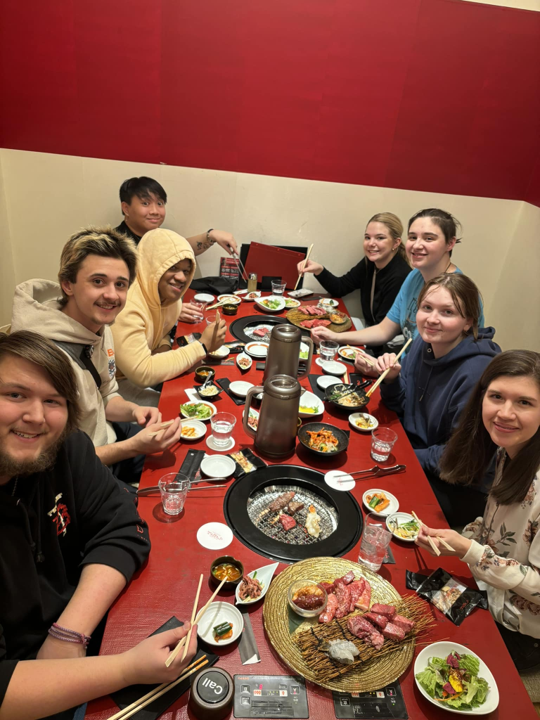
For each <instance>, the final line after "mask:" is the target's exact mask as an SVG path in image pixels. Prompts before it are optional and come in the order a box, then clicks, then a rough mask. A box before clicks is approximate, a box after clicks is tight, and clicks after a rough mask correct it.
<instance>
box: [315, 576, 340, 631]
mask: <svg viewBox="0 0 540 720" xmlns="http://www.w3.org/2000/svg"><path fill="white" fill-rule="evenodd" d="M320 584H321V585H322V583H320ZM337 609H338V599H337V597H336V596H335V595H329V596H328V603H327V605H326V607H325V609H324V612H322V613H321V614H320V615H319V622H320V623H329V622H332V620H333V619H334V616H335V614H336V610H337Z"/></svg>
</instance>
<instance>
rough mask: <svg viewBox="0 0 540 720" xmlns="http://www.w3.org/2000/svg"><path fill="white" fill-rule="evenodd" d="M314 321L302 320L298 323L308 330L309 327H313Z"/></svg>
mask: <svg viewBox="0 0 540 720" xmlns="http://www.w3.org/2000/svg"><path fill="white" fill-rule="evenodd" d="M315 322H316V321H315V320H303V321H302V322H301V323H300V325H301V326H302V327H305V328H307V329H308V330H311V328H312V327H313V323H315Z"/></svg>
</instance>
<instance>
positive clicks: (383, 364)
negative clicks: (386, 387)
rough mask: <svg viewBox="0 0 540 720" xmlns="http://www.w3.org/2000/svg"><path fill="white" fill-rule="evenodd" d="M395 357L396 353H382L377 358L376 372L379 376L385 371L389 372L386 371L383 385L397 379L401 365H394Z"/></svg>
mask: <svg viewBox="0 0 540 720" xmlns="http://www.w3.org/2000/svg"><path fill="white" fill-rule="evenodd" d="M396 357H397V355H396V353H384V355H381V356H380V357H378V358H377V371H378V372H379V375H382V373H383V372H385V370H387V369H388V368H390V370H388V375H387V376H386V377H385V378H384V380H383V382H385V383H392V382H394V380H395V379H396V378H397V377H399V373H400V372H401V365H400V364H399V363H396V364H395V365H394V363H395V362H396Z"/></svg>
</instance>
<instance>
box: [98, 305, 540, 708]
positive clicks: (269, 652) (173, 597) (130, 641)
mask: <svg viewBox="0 0 540 720" xmlns="http://www.w3.org/2000/svg"><path fill="white" fill-rule="evenodd" d="M308 300H309V299H308ZM341 309H344V307H343V306H342V308H341ZM252 314H253V315H257V314H260V315H261V317H263V316H264V317H267V315H266V314H265V313H263V312H262V311H260V310H258V309H257V306H255V305H254V304H253V303H247V302H243V303H242V304H241V305H240V308H239V313H238V316H237V317H241V316H247V315H252ZM226 319H227V320H229V318H226ZM234 319H235V318H230V320H234ZM203 329H204V326H203V324H202V323H201V324H200V325H191V326H186V325H184V326H183V327H180V328H179V332H181V333H186V334H187V333H188V332H197V331H198V332H202V330H203ZM233 339H234V338H233V337H232V336H231V335H229V334H228V336H227V341H228V340H233ZM216 369H217V372H216V377H217V378H220V377H227V378H230V379H237V378H238V377H239V375H240V371H239V370H238V368H237V367H236V366H219V365H218V366H216ZM319 372H320V368H318V366H317V365H315V364H313V367H312V373H319ZM262 375H263V373H262V371H260V370H256V369H255V362H254V363H253V366H252V368H251V369H250V370H249V372H248V373H247V374H246V375H244V376H243V377H244V378H245V379H246V380H247V381H249V382H252V383H254V384H256V385H258V384H260V383H261V381H262ZM301 384H302V385H303V386H304V387H306V388H307V389H309V390H311V388H310V385H309V381H308V380H307V378H304V379H301ZM190 387H193V372H190V373H187V374H186V375H183V376H182V377H179V378H176V379H175V380H172V381H170V382H168V383H166V384H165V386H164V388H163V392H162V396H161V403H160V409H161V411H162V413H163V419H164V420H166V419H169V418H173V417H176V416H177V414H178V408H179V405H180V403H182V402H185V401H186V399H187V398H186V394H185V392H184V390H185V388H190ZM219 409H220V411H227V412H231V413H233V414H235V415H236V417H237V418H238V420H237V425H236V427H235V431H234V438H235V440H236V446H235V448H236V449H237V448H242V447H250V448H253V441H252V439H251V438H249V437H248V436H246V435H245V433H244V431H243V429H242V427H241V416H242V412H243V409H244V406H243V405H241V406H237V405H235V404H234V403H233V401H232V400H231V399H230V398H229V397H228V395H227V394H226V393H222V395H221V399H220V400H219ZM369 411H370V413H372V414H373V415H375V417H377V419H378V420H379V422H380V423H381V424H382V425H386V426H389V427H391V428H392V429H393V430H395V431H396V433H397V434H398V440H397V443H396V445H395V447H394V456H395V462H399V463H403V464H405V465H406V466H407V470H406V472H405V473H404V474H400V475H396V476H391V477H388V478H383V479H382V480H377V481H373V480H371V481H366V482H365V483H362V482H358V483H357V487H356V489H355V490H354V491H353V494H354V495H355V497H356V499H357V500H358V502H359V504H360V505H361V504H362V493H363V492H364V491H365V490H366V489H368V487H373V483H374V482H375V486H377V487H383V488H384V489H386V490H388V491H389V492H391V493H393V494H394V495H396V496H397V498H398V499H399V501H400V506H401V509H402V510H404V511H410V510H412V509H413V510H415V511H416V513H417V514H418V515H419V516H420V517H421V518H422V520H424V521H425V522H426V523H427V524H429V525H431V526H432V527H446V526H447V524H446V522H445V519H444V516H443V514H442V512H441V510H440V508H439V505H438V503H437V501H436V499H435V496H434V495H433V492H432V491H431V488H430V486H429V483H428V482H427V480H426V478H425V475H424V473H423V471H422V469H421V467H420V465H419V463H418V461H417V459H416V456H415V454H414V451H413V449H412V447H411V445H410V443H409V441H408V439H407V436H406V435H405V432H404V430H403V428H402V427H401V424H400V423H399V421H398V419H397V417H396V416H395V415H394V413H392V412H390V411H389V410H387V409H386V408H385V407H384V406H383V405H382V404H381V403H380V398H379V395H378V392H376V393H375V394H374V396H373V398H372V400H371V402H370V405H369ZM323 419H324V420H325V421H328V422H332V423H333V424H335V425H337V426H340V427H343V428H348V423H347V419H346V416H345V417H343V415H341V414H338V413H335V412H334V411H332V410H330V411H328V410H326V411H325V413H324V416H323ZM207 436H208V434H207ZM370 445H371V436H370V435H369V434H362V433H356V432H354V431H351V441H350V444H349V448H348V450H347V452H346V453H344V454H342V455H340V456H339V457H338V458H336V459H335V460H334V461H333V462H332V463H329V462H328V461H320V460H319V459H318V458H316V457H315V456H313V455H311V454H309V453H307V452H305V451H304V452H302V450H303V448H301V451H300V452H299V454H298V455H297V456H293V457H292V458H288V459H286V460H284V461H283V462H284V463H287V464H296V465H308V466H309V467H312V468H314V469H316V470H320V471H322V472H325V471H326V470H328V469H336V468H340V469H344V470H348V471H352V470H357V469H364V468H368V467H372V466H373V464H374V463H373V460H372V459H371V458H370ZM192 447H194V448H197V449H203V450H207V447H206V437H205V438H203V439H201V440H200V441H198V442H195V443H187V442H186V443H182V444H181V445H180V447H177V449H176V451H175V453H174V454H172V453H166V454H165V456H164V457H162V458H160V459H159V460H158V459H156V458H150V459H149V460H148V462H147V466H146V469H145V472H144V473H143V477H142V481H141V487H148V486H151V485H157V482H158V480H159V478H160V477H161V476H162V475H164V474H165V473H166V472H173V471H175V470H177V469H178V468H179V467H180V465H181V464H182V461H183V459H184V457H185V455H186V452H187V450H188V449H189V448H192ZM209 452H211V451H209ZM390 460H391V461H392V457H391V458H390ZM269 462H270V461H269ZM392 464H393V463H392ZM231 482H232V481H229V482H228V483H227V485H230V483H231ZM366 483H370V484H369V485H368V484H366ZM226 491H227V488H222V489H216V490H209V491H208V492H205V491H197V492H193V493H191V494H190V495H189V497H188V500H187V502H186V506H185V510H184V512H183V514H182V515H180V516H179V517H176V518H169V517H166V516H164V514H163V512H162V510H161V502H160V500H159V498H157V497H148V498H141V499H140V501H139V510H140V513H141V515H142V517H143V518H144V519H145V520H146V521H147V522H148V525H149V528H150V538H151V541H152V552H151V554H150V560H149V562H148V565H147V567H146V568H145V569H144V570H143V572H141V573H140V574H139V575H138V577H136V578H135V579H134V580H133V582H132V583H131V585H130V586H129V588H128V589H127V591H126V592H124V593H123V595H122V596H121V597H120V598H119V599H118V600H117V602H116V603H115V605H114V606H113V607H112V608H111V610H110V613H109V617H108V621H107V627H106V631H105V636H104V640H103V645H102V653H103V654H110V653H117V652H121V651H123V650H126V649H128V648H130V647H132V646H133V645H135V644H136V643H137V642H139V641H140V640H142V639H144V638H145V637H147V636H148V635H150V634H151V633H152V632H153V631H154V630H155V629H156V628H158V627H159V626H160V625H162V624H163V623H164V622H165V621H166V620H167V619H168V618H169V617H171V615H176V617H178V618H179V619H188V618H189V616H190V614H191V610H192V603H193V599H194V597H195V593H196V588H197V583H198V579H199V575H200V573H201V572H202V573H204V575H205V578H207V577H208V575H209V570H210V564H211V562H212V560H213V559H214V558H215V557H216V556H217V555H219V554H220V551H217V552H216V551H215V550H206V549H204V548H203V547H201V546H200V545H199V543H198V542H197V539H196V533H197V530H198V528H199V527H200V526H201V525H203V524H204V523H206V522H210V521H219V522H225V519H224V515H223V498H224V496H225V493H226ZM391 546H392V550H393V553H394V556H395V560H396V564H395V565H383V566H382V568H381V571H380V574H381V576H382V577H384V578H386V579H387V580H388V581H389V582H391V583H392V584H393V585H394V587H395V588H396V589H397V590H398V591H399V592H400V593H404V592H405V591H406V588H405V570H406V569H407V570H412V571H426V570H427V571H432V570H435V569H436V568H437V567H443V568H445V569H446V570H447V571H448V572H450V573H452V574H453V575H455V576H458V577H459V578H461V579H463V580H464V582H465V583H466V584H469V585H472V586H474V581H473V580H472V578H471V574H470V572H469V569H468V567H467V566H466V565H465V564H464V563H462V562H460V561H459V560H457V559H453V558H445V557H441V558H438V559H435V558H433V557H431V555H429V554H428V553H425V552H422V551H421V550H419V549H418V548H417V546H416V545H414V544H406V543H400V542H397V541H396V542H394V541H393V542H392V544H391ZM223 552H224V553H227V554H230V555H234V557H236V558H238V559H239V560H241V561H242V562H243V564H244V567H245V568H246V571H247V572H249V571H250V570H252V569H254V568H256V567H260V566H262V565H266V564H267V563H269V562H271V561H270V560H268V559H267V558H266V557H263V556H260V555H258V554H256V553H255V552H252V551H251V550H249V549H248V548H246V547H245V546H244V545H243V544H241V543H240V542H239V541H238V540H237V539H236V538H234V539H233V542H232V544H231V545H230V546H229V547H228V548H227V549H226V550H225V551H223ZM345 557H347V558H349V559H350V560H354V561H356V560H357V559H358V546H357V547H355V548H354V549H353V550H352V551H351V552H349V553H348V554H347V555H346V556H345ZM285 567H287V566H286V565H284V564H280V566H279V568H278V572H280V571H281V570H283V569H285ZM213 589H214V588H212V587H211V586H210V584H209V581H208V580H205V582H204V584H203V588H202V591H201V598H200V606H202V604H203V603H204V602H206V600H207V599H208V598H209V597H210V595H211V594H212V591H213ZM220 598H221V599H224V600H228V601H229V602H234V597H233V593H221V594H220ZM250 610H251V613H250V615H251V623H252V625H253V631H254V633H255V637H256V640H257V645H258V647H259V652H260V655H261V662H260V663H259V664H256V665H250V666H242V664H241V660H240V655H239V652H238V650H237V647H236V645H232V646H230V647H227V648H223V649H222V650H218V651H217V652H218V653H219V654H220V655H221V656H222V659H221V660H220V661H219V664H220V666H222V667H223V668H225V669H226V670H227V671H228V672H230V673H231V675H234V674H235V673H242V674H246V673H247V674H270V675H272V674H273V675H279V674H282V675H284V674H290V672H291V671H290V668H288V666H287V665H286V664H284V663H283V662H282V661H281V659H280V658H279V657H278V656H277V654H276V653H275V652H274V650H273V648H272V646H271V645H270V643H269V641H268V639H267V637H266V635H265V632H264V628H263V622H262V603H258V604H257V606H256V607H253V608H251V609H250ZM434 614H435V616H436V619H437V625H436V626H435V627H434V628H433V630H432V631H431V633H430V635H429V639H430V640H432V641H433V642H435V641H437V640H443V639H448V640H455V641H456V642H458V643H461V644H462V645H466V646H468V647H470V648H471V649H472V650H474V652H476V653H477V654H478V655H479V656H480V657H481V658H483V659H484V660H485V662H486V663H487V664H488V665H489V668H490V670H491V672H492V673H493V675H494V677H495V679H496V681H497V684H498V686H499V691H500V696H501V700H500V705H499V708H498V710H497V711H495V712H494V713H491V714H490V715H489V716H484V717H489V718H501V720H506V719H507V718H513V717H519V718H520V720H524V719H525V718H531V719H532V718H536V717H537V716H536V712H535V709H534V707H533V705H532V703H531V701H530V699H529V696H528V695H527V693H526V691H525V688H524V687H523V684H522V682H521V679H520V677H519V675H518V673H517V671H516V669H515V666H514V664H513V662H512V659H511V658H510V656H509V654H508V652H507V650H506V647H505V645H504V642H503V641H502V639H501V637H500V635H499V632H498V631H497V628H496V626H495V623H494V621H493V619H492V617H491V615H490V613H489V612H487V611H485V610H475V611H474V612H473V614H472V615H471V616H469V617H468V618H467V619H466V620H465V621H464V622H463V624H462V625H461V627H456V626H455V625H454V624H453V623H452V622H450V621H449V620H447V619H446V618H445V617H444V616H443V615H442V614H441V613H440V612H439V611H438V610H435V609H434ZM419 649H421V648H419ZM418 651H419V650H417V652H418ZM415 657H416V653H415ZM400 682H401V687H402V691H403V696H404V699H405V703H406V705H407V710H408V713H409V717H410V718H414V720H417V718H434V719H436V718H443V717H444V718H448V716H447V715H446V712H445V711H443V710H439V709H437V708H436V707H434V706H433V705H431V704H430V703H428V702H427V701H426V700H425V699H424V698H423V697H422V696H421V695H420V693H419V692H418V690H417V688H416V685H415V682H414V674H413V665H412V664H411V665H410V666H409V668H408V669H407V671H406V672H405V673H404V674H403V675H402V676H401V678H400ZM307 687H308V701H309V708H310V718H313V720H323V718H324V719H327V718H332V717H335V714H334V709H333V703H332V694H331V692H330V691H327V690H324V689H323V688H320V687H318V686H316V685H313V684H311V683H307ZM187 701H188V693H185V694H184V695H183V697H182V698H181V699H180V700H179V701H178V702H177V703H176V704H175V705H174V706H173V709H172V710H170V711H169V712H168V713H167V714H166V715H164V716H163V717H164V718H167V719H168V720H170V719H172V718H175V720H180V718H182V719H183V718H188V717H190V715H189V713H188V710H187ZM117 710H118V708H117V707H116V705H115V704H114V703H113V701H112V700H111V699H110V698H101V699H100V700H97V701H94V702H92V703H90V705H89V708H88V712H87V715H86V717H87V718H92V720H102V719H103V720H104V719H105V718H108V717H110V716H111V715H112V714H113V713H114V712H115V711H117Z"/></svg>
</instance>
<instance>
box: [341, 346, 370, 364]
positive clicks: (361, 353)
mask: <svg viewBox="0 0 540 720" xmlns="http://www.w3.org/2000/svg"><path fill="white" fill-rule="evenodd" d="M345 347H346V348H348V349H349V350H354V351H355V352H357V353H359V354H360V355H361V356H362V360H365V361H366V362H367V364H368V365H369V366H370V367H375V365H376V364H377V363H376V362H375V360H374V359H373V358H372V357H371V356H370V355H368V354H367V353H365V352H364V351H363V350H362V349H361V348H358V347H353V346H352V345H345Z"/></svg>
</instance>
